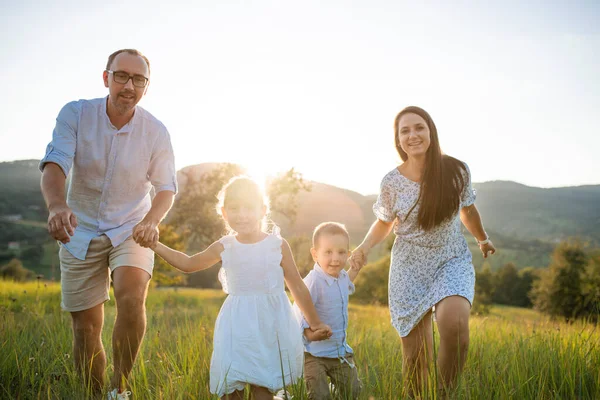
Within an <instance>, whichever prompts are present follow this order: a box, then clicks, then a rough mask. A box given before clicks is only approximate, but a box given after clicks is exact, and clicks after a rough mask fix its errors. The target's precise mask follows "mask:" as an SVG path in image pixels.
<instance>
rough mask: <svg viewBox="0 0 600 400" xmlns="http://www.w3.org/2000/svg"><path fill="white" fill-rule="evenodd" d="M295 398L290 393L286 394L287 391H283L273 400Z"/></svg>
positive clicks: (290, 399)
mask: <svg viewBox="0 0 600 400" xmlns="http://www.w3.org/2000/svg"><path fill="white" fill-rule="evenodd" d="M293 398H294V396H292V395H291V394H290V393H289V392H286V391H285V389H281V390H280V391H279V392H277V394H276V395H275V396H274V397H273V400H292V399H293Z"/></svg>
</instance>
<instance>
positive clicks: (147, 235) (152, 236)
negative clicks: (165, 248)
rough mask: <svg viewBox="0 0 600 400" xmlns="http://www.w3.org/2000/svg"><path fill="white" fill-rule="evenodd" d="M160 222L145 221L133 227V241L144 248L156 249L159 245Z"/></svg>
mask: <svg viewBox="0 0 600 400" xmlns="http://www.w3.org/2000/svg"><path fill="white" fill-rule="evenodd" d="M158 237H159V233H158V222H154V221H150V220H147V219H145V218H144V219H143V220H142V221H141V222H140V223H139V224H137V225H136V226H134V227H133V240H135V242H136V243H137V244H139V245H140V246H142V247H150V248H151V249H153V248H155V247H156V245H157V244H158Z"/></svg>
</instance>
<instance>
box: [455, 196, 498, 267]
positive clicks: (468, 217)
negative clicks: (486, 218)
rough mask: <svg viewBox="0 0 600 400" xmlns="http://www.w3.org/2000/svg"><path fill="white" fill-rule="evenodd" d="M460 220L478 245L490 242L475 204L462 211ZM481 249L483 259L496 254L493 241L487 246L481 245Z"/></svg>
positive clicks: (486, 244)
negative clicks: (490, 254)
mask: <svg viewBox="0 0 600 400" xmlns="http://www.w3.org/2000/svg"><path fill="white" fill-rule="evenodd" d="M460 220H461V221H462V223H463V224H464V226H465V227H466V228H467V230H468V231H469V232H470V233H471V235H473V236H474V237H475V239H476V240H477V244H479V242H482V241H483V242H484V241H486V240H488V239H489V238H488V236H487V233H485V229H483V223H482V222H481V215H479V210H477V207H475V204H471V205H470V206H466V207H463V208H461V209H460ZM479 249H480V250H481V252H482V253H483V257H484V258H487V256H488V253H489V252H491V253H492V254H494V253H496V248H495V247H494V244H493V243H492V242H491V241H488V242H487V243H485V244H479Z"/></svg>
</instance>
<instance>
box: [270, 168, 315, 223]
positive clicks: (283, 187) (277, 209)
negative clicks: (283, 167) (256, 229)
mask: <svg viewBox="0 0 600 400" xmlns="http://www.w3.org/2000/svg"><path fill="white" fill-rule="evenodd" d="M311 189H312V186H311V184H310V183H308V182H306V181H305V180H304V179H303V178H302V175H301V174H300V173H299V172H296V171H295V170H294V168H292V169H290V170H289V171H287V172H285V173H284V174H282V175H280V176H277V177H275V178H273V179H271V181H270V182H269V183H268V185H267V196H268V197H269V201H270V202H271V214H273V219H274V220H276V221H278V222H279V223H280V224H281V223H283V222H284V221H283V220H282V218H281V217H283V218H285V219H287V221H288V222H289V223H290V224H293V223H294V222H295V221H296V212H297V209H298V204H297V202H296V198H297V196H298V193H300V192H301V191H303V190H304V191H307V192H310V190H311Z"/></svg>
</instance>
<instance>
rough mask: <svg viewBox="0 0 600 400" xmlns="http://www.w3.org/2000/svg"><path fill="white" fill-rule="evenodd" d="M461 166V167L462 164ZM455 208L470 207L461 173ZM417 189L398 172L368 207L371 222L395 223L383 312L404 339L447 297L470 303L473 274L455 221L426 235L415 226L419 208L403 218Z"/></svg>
mask: <svg viewBox="0 0 600 400" xmlns="http://www.w3.org/2000/svg"><path fill="white" fill-rule="evenodd" d="M465 166H466V164H465ZM463 176H464V178H465V187H464V190H463V192H462V194H461V199H460V207H461V208H462V207H466V206H469V205H471V204H473V203H474V202H475V191H474V190H473V188H472V186H471V174H470V172H469V169H468V167H467V170H466V172H465V173H463ZM419 191H420V184H419V183H417V182H414V181H411V180H410V179H408V178H406V177H405V176H404V175H402V174H401V173H400V171H399V170H398V168H394V169H393V170H392V171H390V172H389V173H388V174H387V175H385V177H384V178H383V180H382V181H381V188H380V193H379V196H378V198H377V201H376V202H375V204H374V205H373V212H374V213H375V216H376V217H377V218H378V219H380V220H382V221H386V222H392V221H394V220H395V219H396V218H398V219H397V222H396V225H395V227H394V233H395V234H396V240H395V241H394V246H393V248H392V257H391V265H390V278H389V294H388V296H389V307H390V315H391V318H392V325H393V326H394V327H395V328H396V330H397V331H398V333H399V334H400V336H402V337H404V336H407V335H408V334H409V333H410V331H411V330H412V329H413V328H414V327H415V326H416V325H417V324H418V323H419V321H421V319H422V318H423V316H424V315H425V314H426V313H427V312H428V311H429V310H431V309H432V308H433V306H434V305H435V304H437V303H439V302H440V301H441V300H442V299H444V298H446V297H449V296H454V295H458V296H462V297H464V298H465V299H467V300H468V301H469V302H470V303H471V304H472V303H473V296H474V289H475V270H474V268H473V262H472V259H471V252H470V250H469V248H468V246H467V242H466V240H465V238H464V236H463V234H462V232H461V221H460V216H459V213H458V210H457V213H456V215H455V216H454V217H453V218H451V219H449V220H446V221H444V222H443V223H442V224H440V225H439V226H436V227H435V228H433V229H431V230H430V231H423V230H422V229H421V228H420V227H419V224H418V221H417V215H418V213H419V205H420V204H417V206H416V207H415V208H414V209H413V210H412V212H411V213H410V215H409V216H408V219H406V221H405V218H406V215H407V213H408V212H409V210H410V209H411V207H412V206H413V205H414V204H415V202H416V201H417V199H418V198H419Z"/></svg>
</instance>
